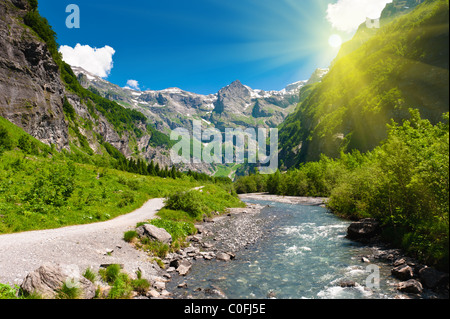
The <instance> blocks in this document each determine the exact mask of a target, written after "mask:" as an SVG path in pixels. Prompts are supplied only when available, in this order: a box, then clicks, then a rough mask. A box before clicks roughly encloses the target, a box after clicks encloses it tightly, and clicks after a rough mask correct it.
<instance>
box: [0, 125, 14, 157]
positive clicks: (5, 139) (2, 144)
mask: <svg viewBox="0 0 450 319" xmlns="http://www.w3.org/2000/svg"><path fill="white" fill-rule="evenodd" d="M12 148H13V142H12V140H11V136H10V135H9V133H8V131H7V130H6V128H4V127H2V126H0V153H1V152H2V151H8V150H10V149H12Z"/></svg>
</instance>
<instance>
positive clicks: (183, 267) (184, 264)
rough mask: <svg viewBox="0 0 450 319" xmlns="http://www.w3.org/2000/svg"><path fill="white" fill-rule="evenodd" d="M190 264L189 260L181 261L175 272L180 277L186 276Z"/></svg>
mask: <svg viewBox="0 0 450 319" xmlns="http://www.w3.org/2000/svg"><path fill="white" fill-rule="evenodd" d="M191 267H192V264H191V262H190V261H189V260H185V259H184V260H182V261H181V263H180V265H179V266H178V268H177V272H178V274H179V275H180V276H186V275H187V274H188V272H189V271H190V270H191Z"/></svg>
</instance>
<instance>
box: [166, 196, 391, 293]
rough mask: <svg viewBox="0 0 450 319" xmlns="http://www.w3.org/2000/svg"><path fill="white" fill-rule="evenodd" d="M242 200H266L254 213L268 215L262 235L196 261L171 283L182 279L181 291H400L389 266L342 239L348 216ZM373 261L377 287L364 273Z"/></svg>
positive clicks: (366, 250) (360, 246)
mask: <svg viewBox="0 0 450 319" xmlns="http://www.w3.org/2000/svg"><path fill="white" fill-rule="evenodd" d="M246 201H247V202H249V203H257V204H262V205H267V204H269V205H270V207H268V208H265V209H263V210H262V212H261V213H260V214H259V215H258V218H262V219H271V220H272V222H271V223H270V226H269V227H270V229H267V235H265V236H264V237H263V238H262V239H260V240H259V241H258V242H257V243H256V244H254V245H252V246H251V247H248V248H247V249H243V250H242V251H239V252H237V253H236V259H235V260H233V261H231V262H222V261H216V260H213V261H200V262H196V263H195V265H194V267H193V268H192V270H191V273H190V274H189V275H188V276H187V277H186V278H182V279H178V280H175V281H174V282H173V283H172V284H173V285H176V284H178V283H180V282H186V283H187V285H188V287H189V289H188V291H186V290H184V294H185V295H186V294H188V293H189V294H190V295H191V296H192V297H194V298H195V297H196V296H197V297H201V298H204V297H205V296H204V295H196V293H195V288H197V290H203V291H204V290H205V289H206V288H211V287H213V288H216V289H218V290H220V291H222V292H223V293H224V294H225V295H226V296H227V297H228V298H233V299H247V298H251V299H262V298H268V297H275V298H280V299H291V298H293V299H300V298H325V299H330V298H340V299H343V298H353V299H361V298H394V297H396V296H398V295H399V292H398V291H397V289H396V288H395V285H394V284H395V282H396V280H395V279H394V278H392V277H391V276H390V269H391V267H388V265H386V264H383V263H381V262H378V261H376V262H374V264H372V263H370V264H368V263H363V262H362V261H361V256H363V255H368V254H370V251H369V248H367V247H364V246H363V245H360V244H358V243H355V242H353V241H350V240H348V239H346V238H345V234H346V229H347V227H348V225H349V222H348V221H345V220H342V219H340V218H338V217H336V216H335V215H333V214H330V213H328V212H327V210H326V209H324V208H321V207H318V206H304V205H292V204H285V203H278V202H267V201H259V200H246ZM374 265H376V266H377V267H379V268H376V269H379V271H380V283H379V288H377V287H374V288H369V287H367V285H366V283H367V281H366V280H367V278H368V277H369V276H372V277H373V276H374V275H375V273H374V272H373V269H374V268H373V266H374ZM368 266H370V267H372V268H367V267H368ZM369 278H371V277H369ZM348 280H350V281H354V282H356V286H355V287H345V288H342V287H341V285H340V284H341V282H342V281H348ZM368 282H369V285H370V283H374V281H373V280H369V281H368ZM198 288H202V289H198ZM179 291H180V293H181V291H183V290H182V289H179Z"/></svg>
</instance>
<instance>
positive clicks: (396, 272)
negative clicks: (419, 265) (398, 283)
mask: <svg viewBox="0 0 450 319" xmlns="http://www.w3.org/2000/svg"><path fill="white" fill-rule="evenodd" d="M391 273H392V276H394V277H396V278H398V279H400V280H408V279H411V278H412V277H413V275H414V272H413V270H412V268H411V267H410V266H408V265H406V264H402V265H400V266H398V267H395V268H394V269H392V271H391Z"/></svg>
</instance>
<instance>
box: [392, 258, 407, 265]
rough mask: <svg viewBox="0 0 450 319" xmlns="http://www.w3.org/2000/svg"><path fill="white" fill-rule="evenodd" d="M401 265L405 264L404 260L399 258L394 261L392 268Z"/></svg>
mask: <svg viewBox="0 0 450 319" xmlns="http://www.w3.org/2000/svg"><path fill="white" fill-rule="evenodd" d="M403 264H406V260H405V259H404V258H400V259H397V260H396V261H394V267H398V266H400V265H403Z"/></svg>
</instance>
